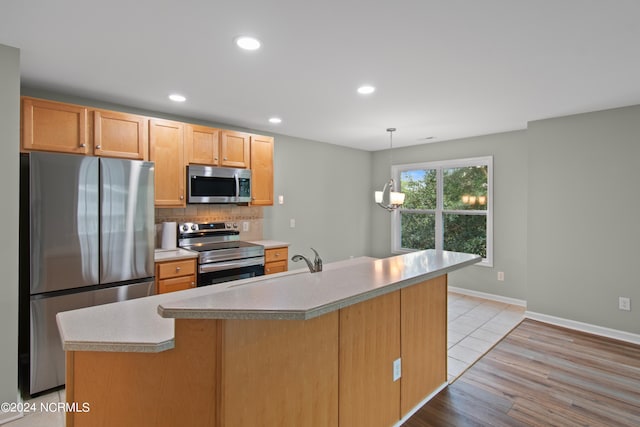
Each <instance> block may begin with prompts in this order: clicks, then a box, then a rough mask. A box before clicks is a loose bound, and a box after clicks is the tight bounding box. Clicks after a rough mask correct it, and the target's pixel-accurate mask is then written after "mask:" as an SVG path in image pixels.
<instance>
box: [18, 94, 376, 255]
mask: <svg viewBox="0 0 640 427" xmlns="http://www.w3.org/2000/svg"><path fill="white" fill-rule="evenodd" d="M22 95H25V96H34V97H38V98H44V99H51V100H55V101H61V102H69V103H75V104H80V105H88V106H93V107H99V108H106V109H112V110H117V111H126V112H130V113H136V114H143V115H148V116H152V117H159V118H164V119H169V120H180V121H184V122H189V123H196V124H202V125H206V126H215V127H221V128H224V129H236V130H243V131H248V132H255V133H258V134H265V132H262V131H254V130H252V129H243V128H237V127H234V126H230V125H227V124H224V123H215V122H207V121H203V120H198V119H192V118H188V117H183V116H176V115H171V114H166V113H159V112H154V111H147V110H141V109H136V108H131V107H128V106H123V105H116V104H111V103H108V102H103V101H99V100H93V99H86V98H80V97H76V96H71V95H66V94H60V93H56V92H50V91H47V90H41V89H35V88H29V87H23V88H22ZM272 135H273V136H274V137H275V148H274V195H275V197H276V201H275V204H274V206H273V207H265V208H264V228H263V231H264V232H263V234H264V238H265V239H273V240H279V241H285V242H289V243H291V246H290V248H289V249H290V251H291V253H292V254H293V253H302V254H305V255H306V256H310V255H311V254H312V253H313V252H312V251H311V249H309V247H313V248H315V249H316V250H317V251H318V252H319V253H320V255H321V256H322V258H323V260H324V261H326V262H330V261H335V260H339V259H345V258H348V257H350V256H363V255H368V254H369V247H370V243H371V241H370V239H369V230H370V228H371V211H370V209H369V206H370V205H369V198H368V194H369V188H370V183H369V179H370V176H371V156H372V155H371V153H369V152H367V151H362V150H354V149H350V148H345V147H341V146H338V145H333V144H326V143H321V142H316V141H310V140H305V139H301V138H295V137H291V136H285V135H279V134H272ZM280 194H282V195H283V196H284V204H283V205H279V204H278V203H277V196H278V195H280ZM290 219H295V220H296V227H295V228H290V227H289V220H290ZM289 266H290V268H301V267H304V265H300V264H299V263H292V262H289Z"/></svg>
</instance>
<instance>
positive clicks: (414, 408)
mask: <svg viewBox="0 0 640 427" xmlns="http://www.w3.org/2000/svg"><path fill="white" fill-rule="evenodd" d="M447 385H448V382H444V383H442V385H440V387H438V388H437V389H435V390H434V391H433V393H431V394H430V395H429V396H427V397H425V398H424V399H423V400H422V401H421V402H420V403H418V404H417V405H416V406H414V407H413V409H412V410H410V411H409V412H407V413H406V414H404V417H402V419H401V420H400V421H398V422H397V423H395V424H394V425H393V427H400V426H401V425H402V424H404V423H406V422H407V420H408V419H409V418H411V416H412V415H413V414H415V413H416V412H418V410H419V409H420V408H422V407H423V406H424V405H426V404H427V402H428V401H430V400H431V399H433V398H434V397H436V394H438V393H440V392H441V391H442V390H444V388H445V387H446V386H447Z"/></svg>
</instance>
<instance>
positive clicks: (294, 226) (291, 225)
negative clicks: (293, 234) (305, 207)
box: [289, 218, 296, 228]
mask: <svg viewBox="0 0 640 427" xmlns="http://www.w3.org/2000/svg"><path fill="white" fill-rule="evenodd" d="M289 227H291V228H296V220H295V219H293V218H291V219H290V220H289Z"/></svg>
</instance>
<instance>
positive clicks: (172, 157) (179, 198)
mask: <svg viewBox="0 0 640 427" xmlns="http://www.w3.org/2000/svg"><path fill="white" fill-rule="evenodd" d="M149 147H150V149H149V154H150V156H149V160H151V161H152V162H155V164H156V166H155V184H156V185H155V197H156V206H158V207H184V206H185V186H184V181H185V174H186V169H185V162H184V124H183V123H180V122H172V121H168V120H157V119H152V120H149Z"/></svg>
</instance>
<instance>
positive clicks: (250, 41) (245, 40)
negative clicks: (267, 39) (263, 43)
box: [236, 36, 260, 50]
mask: <svg viewBox="0 0 640 427" xmlns="http://www.w3.org/2000/svg"><path fill="white" fill-rule="evenodd" d="M236 44H237V45H238V47H239V48H241V49H244V50H257V49H260V40H258V39H256V38H254V37H248V36H241V37H238V38H236Z"/></svg>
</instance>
